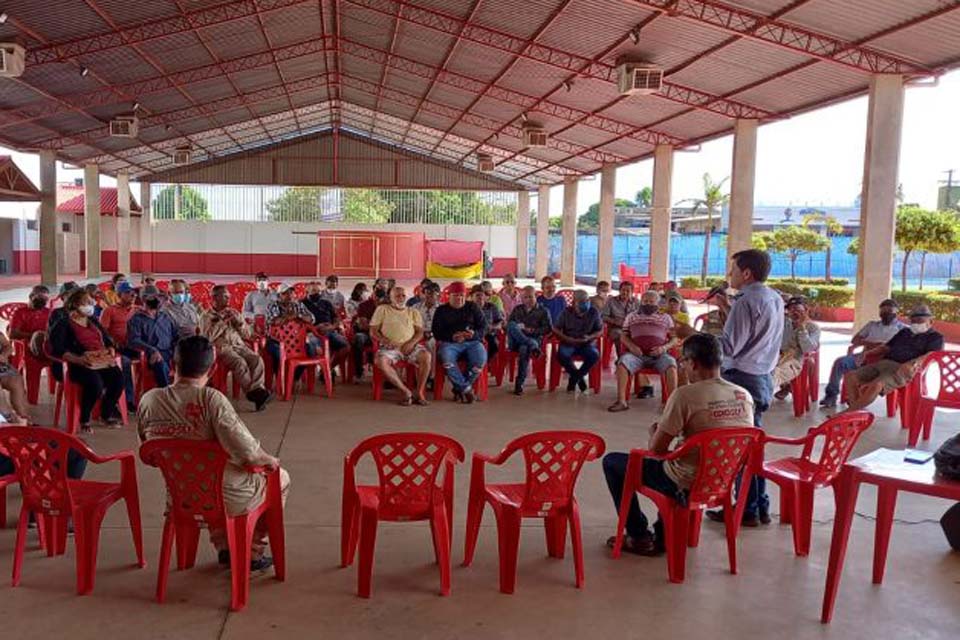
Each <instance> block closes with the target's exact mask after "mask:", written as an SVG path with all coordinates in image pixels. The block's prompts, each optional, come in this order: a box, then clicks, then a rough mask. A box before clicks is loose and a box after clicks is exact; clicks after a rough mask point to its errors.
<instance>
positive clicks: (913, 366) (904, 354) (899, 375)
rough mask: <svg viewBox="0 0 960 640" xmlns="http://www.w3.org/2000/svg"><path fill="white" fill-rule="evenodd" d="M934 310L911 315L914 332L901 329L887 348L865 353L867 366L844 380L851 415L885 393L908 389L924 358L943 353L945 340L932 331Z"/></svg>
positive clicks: (923, 309)
mask: <svg viewBox="0 0 960 640" xmlns="http://www.w3.org/2000/svg"><path fill="white" fill-rule="evenodd" d="M932 317H933V314H931V313H930V307H928V306H927V305H925V304H921V305H918V306H917V307H914V309H913V311H911V312H910V328H908V329H901V330H900V331H899V332H898V333H897V334H896V335H895V336H893V337H892V338H891V339H890V341H889V342H887V344H883V345H880V346H879V347H874V348H873V349H870V350H869V351H865V352H864V353H863V357H864V360H865V361H867V362H870V361H872V360H873V359H874V358H879V359H878V360H876V361H875V362H873V364H865V365H863V366H862V367H860V368H859V369H854V370H853V371H850V372H849V373H847V374H846V375H845V376H844V381H845V382H846V385H847V395H848V396H849V398H848V401H847V405H848V408H847V410H848V411H856V410H857V409H863V408H864V407H867V406H869V405H870V403H871V402H873V401H874V400H876V399H877V396H878V395H880V394H881V393H883V394H887V393H890V392H891V391H893V390H894V389H899V388H900V387H902V386H904V385H906V384H907V383H909V382H910V381H911V380H913V376H914V375H915V374H916V373H917V371H918V370H919V369H920V367H921V365H923V360H924V356H925V355H927V354H928V353H932V352H934V351H941V350H942V349H943V336H942V335H941V334H940V333H938V332H937V331H934V330H933V329H932V328H931V321H930V319H931V318H932Z"/></svg>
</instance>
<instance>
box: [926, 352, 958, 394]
mask: <svg viewBox="0 0 960 640" xmlns="http://www.w3.org/2000/svg"><path fill="white" fill-rule="evenodd" d="M934 367H936V369H937V371H938V373H939V374H940V385H939V388H938V389H937V391H936V393H935V394H931V393H929V390H927V389H926V384H927V377H928V376H927V374H928V373H929V372H930V370H931V369H933V368H934ZM921 380H922V383H923V387H924V392H923V395H924V396H925V397H931V398H934V399H936V400H941V401H945V402H951V403H958V404H960V351H935V352H933V353H931V354H929V355H928V356H927V359H926V360H925V361H924V364H923V372H922V373H921Z"/></svg>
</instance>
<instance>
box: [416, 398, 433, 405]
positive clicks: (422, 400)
mask: <svg viewBox="0 0 960 640" xmlns="http://www.w3.org/2000/svg"><path fill="white" fill-rule="evenodd" d="M413 404H415V405H417V406H418V407H429V406H430V403H429V402H427V399H426V398H420V397H417V398H414V399H413Z"/></svg>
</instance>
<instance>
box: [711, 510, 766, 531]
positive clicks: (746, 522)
mask: <svg viewBox="0 0 960 640" xmlns="http://www.w3.org/2000/svg"><path fill="white" fill-rule="evenodd" d="M707 518H708V519H710V520H712V521H714V522H723V521H724V519H725V518H726V513H725V512H724V510H723V509H714V510H712V511H707ZM769 521H770V515H769V514H767V522H765V523H764V524H768V523H769ZM760 522H761V521H760V519H759V518H758V517H757V514H755V513H744V514H743V518H742V519H741V520H740V526H741V527H751V528H753V527H759V526H760Z"/></svg>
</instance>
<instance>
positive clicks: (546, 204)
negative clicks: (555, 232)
mask: <svg viewBox="0 0 960 640" xmlns="http://www.w3.org/2000/svg"><path fill="white" fill-rule="evenodd" d="M549 265H550V187H549V186H547V185H545V184H542V185H540V188H539V190H538V192H537V251H536V257H535V262H534V270H533V275H534V277H535V278H536V279H537V282H539V281H540V279H541V278H543V277H544V276H545V275H547V268H548V267H549Z"/></svg>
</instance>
